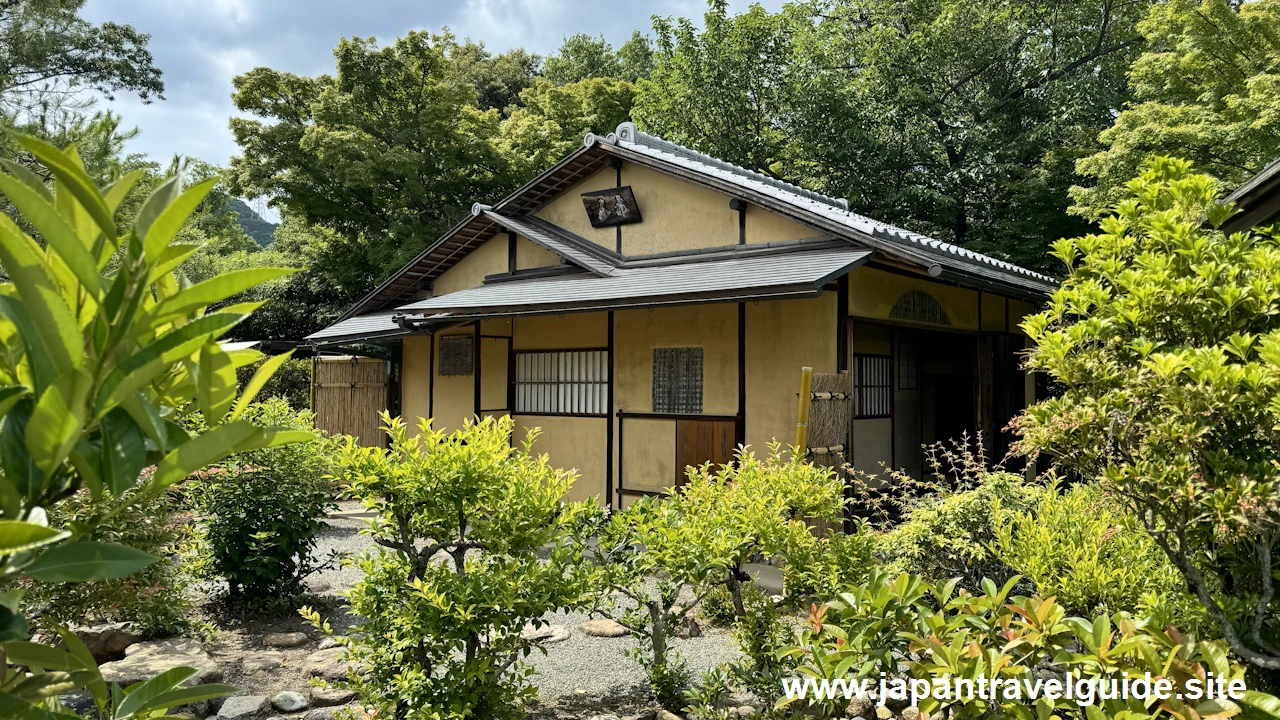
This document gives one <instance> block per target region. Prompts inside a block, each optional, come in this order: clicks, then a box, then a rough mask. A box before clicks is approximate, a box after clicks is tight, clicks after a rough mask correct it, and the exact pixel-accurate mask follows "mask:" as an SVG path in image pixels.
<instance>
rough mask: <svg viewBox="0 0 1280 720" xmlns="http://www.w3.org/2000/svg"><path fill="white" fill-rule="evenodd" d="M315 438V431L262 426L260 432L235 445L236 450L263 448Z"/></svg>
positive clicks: (309, 440)
mask: <svg viewBox="0 0 1280 720" xmlns="http://www.w3.org/2000/svg"><path fill="white" fill-rule="evenodd" d="M315 439H316V435H315V433H313V432H309V431H307V430H291V429H289V428H286V427H265V428H262V434H260V435H253V436H250V437H248V438H245V439H244V440H243V441H242V442H241V443H240V444H239V445H236V452H246V451H248V450H261V449H263V448H270V447H278V446H280V445H291V444H293V443H304V442H311V441H312V440H315Z"/></svg>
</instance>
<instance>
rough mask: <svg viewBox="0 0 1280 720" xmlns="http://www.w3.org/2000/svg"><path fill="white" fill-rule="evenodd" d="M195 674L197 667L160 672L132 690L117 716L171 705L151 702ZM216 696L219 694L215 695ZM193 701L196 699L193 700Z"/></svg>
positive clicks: (119, 708) (117, 709)
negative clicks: (152, 703)
mask: <svg viewBox="0 0 1280 720" xmlns="http://www.w3.org/2000/svg"><path fill="white" fill-rule="evenodd" d="M195 674H196V669H195V668H191V667H176V668H173V669H171V670H166V671H165V672H162V673H160V674H159V675H157V676H155V677H153V678H151V679H150V680H147V681H146V682H144V683H142V684H140V685H138V686H137V687H135V688H133V689H132V690H130V691H129V695H128V697H126V698H125V699H124V702H121V703H120V705H119V707H117V708H116V716H117V717H124V716H127V715H133V714H135V713H140V712H142V711H144V710H149V709H154V708H158V707H170V706H165V705H151V702H152V701H153V700H155V699H156V698H157V697H160V696H161V695H164V694H165V693H167V692H169V691H170V690H172V689H173V688H174V687H175V686H176V685H178V684H180V683H182V682H183V681H184V680H186V679H187V678H190V677H192V676H193V675H195ZM188 689H195V688H188ZM214 697H218V696H217V695H214ZM192 702H195V701H194V700H193V701H192Z"/></svg>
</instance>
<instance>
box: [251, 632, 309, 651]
mask: <svg viewBox="0 0 1280 720" xmlns="http://www.w3.org/2000/svg"><path fill="white" fill-rule="evenodd" d="M309 642H311V638H309V637H307V634H306V633H304V632H287V633H268V634H267V635H265V636H264V637H263V638H262V644H263V645H266V646H267V647H274V648H296V647H302V646H303V645H306V644H307V643H309Z"/></svg>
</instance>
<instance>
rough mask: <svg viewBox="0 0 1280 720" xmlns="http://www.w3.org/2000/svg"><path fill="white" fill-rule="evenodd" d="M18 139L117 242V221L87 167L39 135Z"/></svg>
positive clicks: (99, 226)
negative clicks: (37, 136)
mask: <svg viewBox="0 0 1280 720" xmlns="http://www.w3.org/2000/svg"><path fill="white" fill-rule="evenodd" d="M18 142H20V143H21V144H22V146H23V147H25V148H26V149H27V151H28V152H30V153H31V154H32V155H35V156H36V159H37V160H39V161H40V162H41V163H43V164H44V166H45V167H47V168H49V172H51V173H53V176H54V177H55V178H57V179H58V182H60V183H62V184H63V185H64V186H66V187H67V189H69V190H70V191H71V193H72V194H73V195H75V198H76V200H78V201H79V202H80V205H81V207H83V208H84V209H85V210H86V211H87V212H88V213H89V215H90V216H91V217H92V218H93V220H94V222H95V223H97V225H98V228H99V229H100V230H102V232H103V233H104V234H105V235H106V236H107V238H108V239H110V240H112V241H114V240H115V237H116V224H115V222H114V221H113V220H112V219H111V210H109V209H108V208H107V204H106V202H105V201H104V200H103V199H102V194H101V193H99V192H98V189H97V188H96V187H94V186H93V181H92V180H90V179H89V176H88V175H86V174H85V172H84V168H83V167H80V165H79V164H78V163H77V162H75V158H73V157H72V156H71V155H70V154H68V153H64V152H62V151H60V150H58V148H56V147H54V146H52V145H50V144H49V143H47V142H44V141H43V140H40V139H39V138H34V137H31V136H29V135H19V136H18Z"/></svg>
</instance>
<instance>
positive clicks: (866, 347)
mask: <svg viewBox="0 0 1280 720" xmlns="http://www.w3.org/2000/svg"><path fill="white" fill-rule="evenodd" d="M892 343H893V330H892V329H891V328H890V327H889V326H888V325H877V324H873V323H860V322H855V323H854V324H853V351H854V352H855V353H863V354H866V355H891V354H893V345H892Z"/></svg>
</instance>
